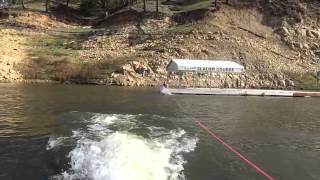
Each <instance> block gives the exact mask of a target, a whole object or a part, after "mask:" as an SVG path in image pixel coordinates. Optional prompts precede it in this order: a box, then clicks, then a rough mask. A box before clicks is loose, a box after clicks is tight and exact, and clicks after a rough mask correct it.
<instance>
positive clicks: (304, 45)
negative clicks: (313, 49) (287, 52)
mask: <svg viewBox="0 0 320 180" xmlns="http://www.w3.org/2000/svg"><path fill="white" fill-rule="evenodd" d="M302 47H303V48H304V49H310V46H309V45H308V44H307V43H303V44H302Z"/></svg>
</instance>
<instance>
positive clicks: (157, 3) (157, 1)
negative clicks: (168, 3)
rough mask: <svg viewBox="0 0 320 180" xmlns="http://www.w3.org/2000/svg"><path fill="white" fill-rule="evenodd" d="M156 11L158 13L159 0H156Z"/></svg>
mask: <svg viewBox="0 0 320 180" xmlns="http://www.w3.org/2000/svg"><path fill="white" fill-rule="evenodd" d="M156 11H157V13H158V12H159V0H156Z"/></svg>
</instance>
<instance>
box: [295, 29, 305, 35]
mask: <svg viewBox="0 0 320 180" xmlns="http://www.w3.org/2000/svg"><path fill="white" fill-rule="evenodd" d="M296 34H297V35H300V36H303V37H305V36H306V35H307V31H306V29H303V28H302V29H300V28H299V29H296Z"/></svg>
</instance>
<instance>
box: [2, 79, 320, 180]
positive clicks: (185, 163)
mask: <svg viewBox="0 0 320 180" xmlns="http://www.w3.org/2000/svg"><path fill="white" fill-rule="evenodd" d="M319 107H320V99H317V98H272V97H227V96H161V95H160V94H159V93H158V90H157V89H148V88H122V87H105V86H75V85H68V86H66V85H12V84H1V85H0V146H1V148H0V167H1V169H0V179H33V180H35V179H97V180H98V179H104V180H105V179H110V180H115V179H116V180H118V179H121V180H122V179H139V180H143V179H159V180H165V179H172V180H176V179H178V180H180V179H188V180H212V179H227V180H228V179H230V180H233V179H234V180H241V179H244V180H248V179H264V178H263V177H261V176H260V175H259V174H257V173H256V172H255V171H254V170H252V169H251V168H250V167H248V166H247V165H246V164H244V163H243V162H242V161H241V160H239V159H238V158H237V157H236V156H235V155H233V154H232V153H230V152H229V151H228V150H226V149H225V148H224V147H223V146H222V145H221V144H219V143H218V142H216V141H215V140H213V139H211V137H210V136H208V134H206V133H205V132H203V130H201V129H200V128H199V127H197V125H196V123H195V120H200V121H202V122H203V123H204V124H206V125H207V126H208V127H210V128H211V129H212V130H214V131H215V132H216V133H218V134H219V135H220V136H221V137H222V138H223V139H224V140H225V141H226V142H228V143H229V144H230V145H232V146H234V147H235V148H236V149H238V150H239V151H240V152H242V153H243V154H244V155H245V156H247V157H248V158H249V159H250V160H252V161H253V162H255V163H256V164H258V165H259V166H260V167H262V168H263V169H264V170H266V171H267V172H269V173H270V174H271V175H272V176H274V177H275V178H276V179H290V180H301V179H306V180H309V179H310V180H312V179H320V131H319V128H320V111H319V110H320V109H319Z"/></svg>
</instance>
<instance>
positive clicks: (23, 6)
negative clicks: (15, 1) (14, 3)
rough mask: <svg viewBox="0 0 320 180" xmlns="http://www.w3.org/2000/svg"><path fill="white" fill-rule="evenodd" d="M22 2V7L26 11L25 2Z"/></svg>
mask: <svg viewBox="0 0 320 180" xmlns="http://www.w3.org/2000/svg"><path fill="white" fill-rule="evenodd" d="M20 1H21V6H22V8H23V9H26V6H25V5H24V0H20Z"/></svg>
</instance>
